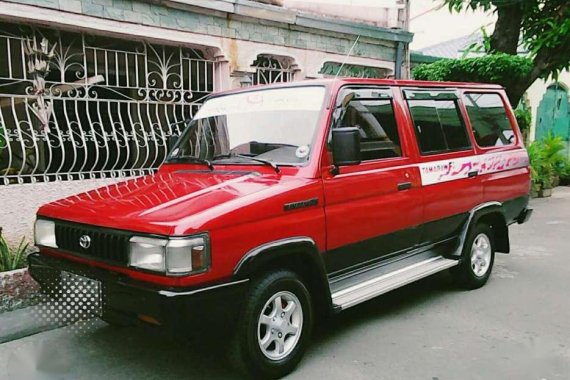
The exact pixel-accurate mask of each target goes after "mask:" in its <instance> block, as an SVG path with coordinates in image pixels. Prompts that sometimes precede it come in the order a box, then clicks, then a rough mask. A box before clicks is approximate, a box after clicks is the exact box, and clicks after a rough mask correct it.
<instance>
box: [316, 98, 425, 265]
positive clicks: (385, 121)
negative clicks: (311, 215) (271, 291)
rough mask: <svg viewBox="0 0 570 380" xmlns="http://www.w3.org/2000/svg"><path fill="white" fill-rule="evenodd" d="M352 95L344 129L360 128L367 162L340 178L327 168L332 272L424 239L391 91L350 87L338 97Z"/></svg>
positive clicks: (415, 175) (413, 173)
mask: <svg viewBox="0 0 570 380" xmlns="http://www.w3.org/2000/svg"><path fill="white" fill-rule="evenodd" d="M348 93H354V97H353V98H352V101H350V103H349V104H348V106H347V107H346V112H345V114H344V116H343V117H342V118H341V123H340V125H339V126H340V127H357V128H359V130H360V136H361V157H362V162H361V163H360V164H358V165H350V166H342V167H340V168H339V173H337V174H333V173H331V168H330V167H325V168H323V169H324V170H323V186H324V194H325V201H326V205H325V216H326V224H327V254H326V256H325V263H326V265H327V269H328V271H329V273H333V272H339V271H343V270H348V269H350V268H355V267H356V266H364V265H367V264H372V263H374V262H376V261H379V260H381V259H385V258H387V257H388V256H389V255H394V254H397V253H399V252H402V251H404V250H406V249H409V248H412V247H414V246H415V245H416V244H417V242H418V239H419V234H420V226H419V224H420V223H421V214H422V209H421V193H420V191H419V190H420V189H419V172H418V170H417V167H416V166H415V165H414V162H413V160H412V158H411V157H410V154H409V152H410V150H409V149H410V147H409V144H408V140H409V137H410V136H411V135H410V134H409V131H408V133H407V134H406V130H405V128H403V125H402V124H403V123H402V116H401V115H402V113H401V108H399V106H398V102H396V101H395V100H394V99H393V97H392V90H390V89H383V88H368V87H367V88H362V87H358V88H355V89H353V88H349V89H346V90H341V92H340V94H339V98H340V99H344V97H345V95H347V94H348ZM396 95H398V96H399V94H396ZM398 121H400V123H399V122H398Z"/></svg>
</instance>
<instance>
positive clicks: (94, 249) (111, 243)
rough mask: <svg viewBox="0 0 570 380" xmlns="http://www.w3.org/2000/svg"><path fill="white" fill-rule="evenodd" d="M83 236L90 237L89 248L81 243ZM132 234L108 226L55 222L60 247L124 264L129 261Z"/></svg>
mask: <svg viewBox="0 0 570 380" xmlns="http://www.w3.org/2000/svg"><path fill="white" fill-rule="evenodd" d="M82 236H88V237H89V239H90V244H89V247H88V248H83V247H82V246H81V245H80V239H81V237H82ZM130 236H131V234H130V233H128V232H123V231H116V230H110V229H106V228H98V227H89V226H81V225H75V224H68V223H58V222H56V224H55V239H56V243H57V246H58V248H59V249H62V250H64V251H68V252H71V253H76V254H79V255H81V256H87V257H90V258H91V257H92V258H94V259H98V260H104V261H110V262H114V263H117V264H123V265H126V264H128V261H129V238H130Z"/></svg>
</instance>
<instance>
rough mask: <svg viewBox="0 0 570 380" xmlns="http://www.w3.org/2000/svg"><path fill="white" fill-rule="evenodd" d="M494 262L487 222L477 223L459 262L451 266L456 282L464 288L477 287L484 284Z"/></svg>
mask: <svg viewBox="0 0 570 380" xmlns="http://www.w3.org/2000/svg"><path fill="white" fill-rule="evenodd" d="M494 262H495V242H494V240H493V231H492V230H491V227H489V226H488V225H487V224H483V223H480V224H477V225H476V226H475V228H473V229H472V231H471V232H470V233H469V236H468V238H467V240H466V241H465V246H464V247H463V257H462V259H461V263H460V264H459V265H458V266H456V267H455V268H452V270H451V273H452V275H453V277H454V279H455V280H456V282H457V283H458V284H459V285H460V286H461V287H463V288H466V289H477V288H480V287H482V286H483V285H485V283H486V282H487V280H488V279H489V276H490V275H491V271H492V269H493V264H494Z"/></svg>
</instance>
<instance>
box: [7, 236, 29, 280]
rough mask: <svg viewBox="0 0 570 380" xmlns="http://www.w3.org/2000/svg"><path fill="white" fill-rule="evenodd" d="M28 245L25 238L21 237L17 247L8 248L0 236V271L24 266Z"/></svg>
mask: <svg viewBox="0 0 570 380" xmlns="http://www.w3.org/2000/svg"><path fill="white" fill-rule="evenodd" d="M29 245H30V244H29V243H27V242H26V241H25V238H22V240H21V241H20V244H19V245H18V247H16V248H10V247H8V243H7V242H6V240H5V239H4V238H3V237H2V236H0V272H4V271H10V270H14V269H19V268H24V267H25V266H26V252H27V250H28V246H29Z"/></svg>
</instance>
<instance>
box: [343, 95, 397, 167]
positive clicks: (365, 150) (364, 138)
mask: <svg viewBox="0 0 570 380" xmlns="http://www.w3.org/2000/svg"><path fill="white" fill-rule="evenodd" d="M341 126H342V127H357V128H358V129H359V131H360V157H361V158H362V160H363V161H367V160H377V159H382V158H391V157H401V156H402V150H401V147H400V136H399V135H398V126H397V124H396V119H395V117H394V108H393V106H392V101H391V100H354V101H351V102H350V103H349V105H348V107H347V109H346V113H345V115H344V118H343V119H342V123H341Z"/></svg>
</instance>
